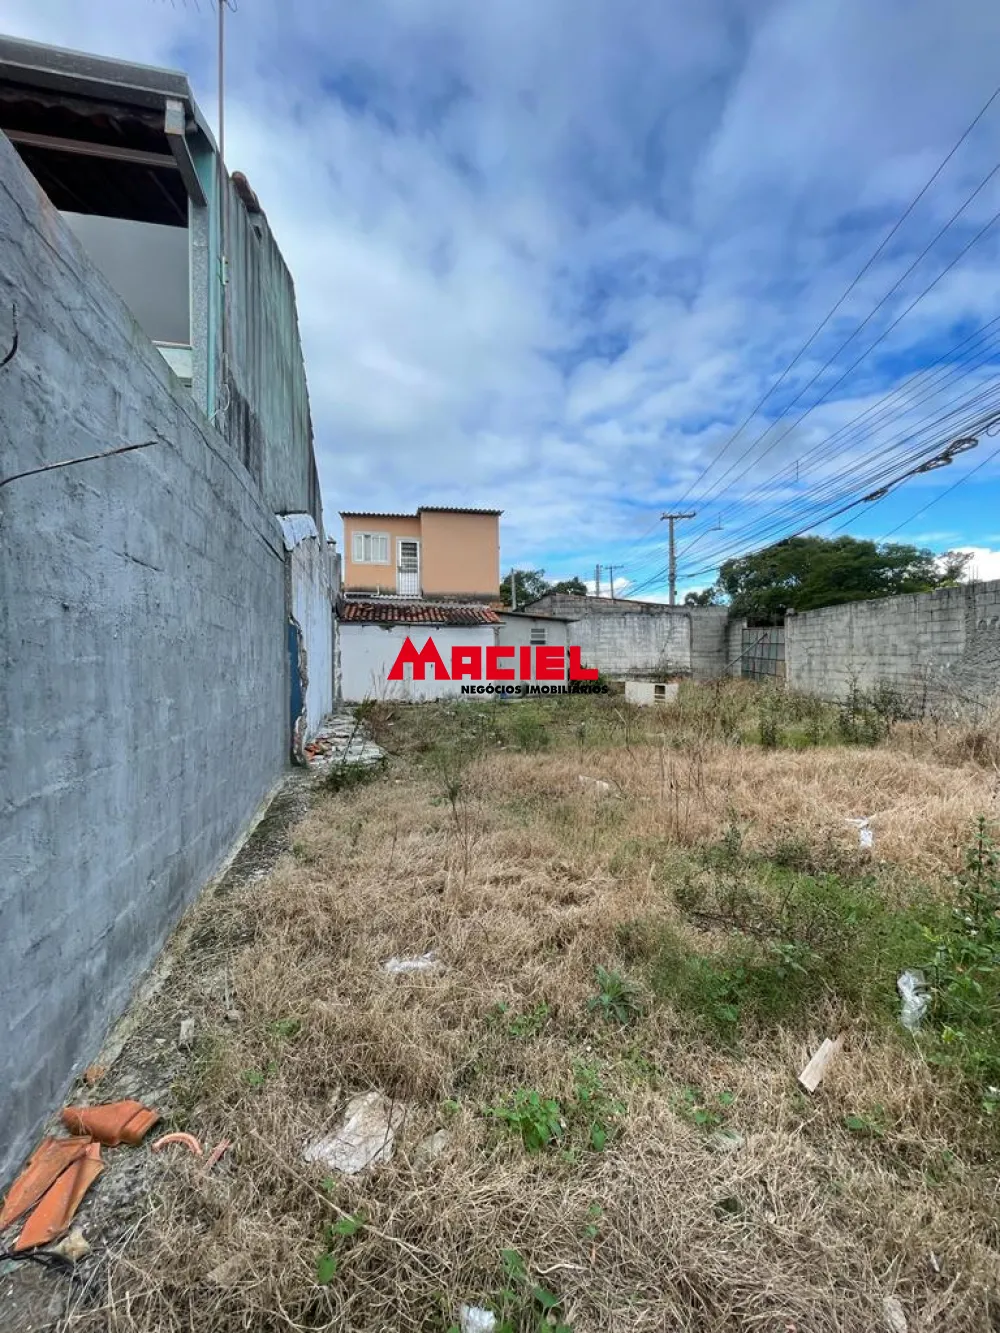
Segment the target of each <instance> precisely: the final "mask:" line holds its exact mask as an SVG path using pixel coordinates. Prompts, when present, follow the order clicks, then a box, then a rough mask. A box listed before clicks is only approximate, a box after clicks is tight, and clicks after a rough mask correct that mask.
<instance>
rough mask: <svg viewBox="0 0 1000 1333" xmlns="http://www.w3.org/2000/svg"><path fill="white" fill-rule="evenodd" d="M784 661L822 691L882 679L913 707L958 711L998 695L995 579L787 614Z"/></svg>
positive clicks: (827, 693)
mask: <svg viewBox="0 0 1000 1333" xmlns="http://www.w3.org/2000/svg"><path fill="white" fill-rule="evenodd" d="M785 665H786V673H787V677H786V678H787V683H788V685H789V686H790V687H791V688H793V689H797V690H802V691H805V692H807V693H810V694H816V695H819V696H820V697H821V698H825V699H831V700H840V699H844V698H845V697H846V696H847V694H848V692H849V691H850V689H851V687H852V684H853V683H855V682H856V684H857V686H858V687H859V688H860V689H863V690H873V689H875V688H877V687H878V686H882V685H885V686H889V687H891V688H893V689H895V690H897V691H898V692H899V693H900V694H901V695H902V696H903V697H904V699H905V700H906V701H907V702H908V703H910V705H911V706H912V707H914V708H915V709H916V710H917V711H920V710H921V709H927V710H932V711H938V712H941V711H951V712H954V713H956V714H961V713H964V712H966V711H967V710H968V709H969V708H970V707H973V708H975V707H979V706H981V705H983V704H985V703H987V702H989V701H990V700H991V699H993V698H995V697H996V696H998V695H1000V579H995V580H993V581H991V582H988V583H985V582H984V583H967V584H961V585H959V586H958V587H955V588H939V589H937V590H936V591H935V592H927V593H915V594H912V595H907V596H903V597H885V598H880V599H876V600H873V601H867V602H848V603H847V604H845V605H844V606H828V607H823V608H822V609H820V610H817V611H806V612H803V613H802V614H800V615H794V616H788V617H787V618H786V620H785Z"/></svg>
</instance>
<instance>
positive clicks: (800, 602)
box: [685, 537, 970, 621]
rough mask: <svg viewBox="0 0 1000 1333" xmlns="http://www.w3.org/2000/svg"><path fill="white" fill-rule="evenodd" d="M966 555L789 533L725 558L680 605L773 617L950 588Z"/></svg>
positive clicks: (775, 618)
mask: <svg viewBox="0 0 1000 1333" xmlns="http://www.w3.org/2000/svg"><path fill="white" fill-rule="evenodd" d="M969 558H970V557H969V556H967V555H963V554H961V553H960V552H956V551H949V552H948V553H947V554H946V555H943V556H941V555H937V554H935V553H934V552H933V551H930V550H927V549H926V548H923V547H918V546H910V545H907V544H905V543H903V542H882V543H879V542H874V541H869V540H863V539H858V538H856V537H835V538H827V537H789V538H787V539H786V540H785V541H781V542H777V543H776V544H775V545H774V546H768V547H767V548H766V549H765V550H763V551H756V552H754V553H753V554H752V555H745V556H742V557H741V558H740V559H738V560H727V561H726V562H725V564H724V565H723V566H722V567H721V569H720V570H719V577H718V580H717V581H716V583H715V584H714V585H713V586H712V587H711V588H707V589H705V590H704V591H703V592H701V593H689V594H688V597H686V598H685V604H686V605H689V606H707V605H711V604H712V602H716V601H718V602H723V601H724V602H728V603H729V605H730V607H731V608H732V610H733V611H734V612H735V613H736V614H737V615H742V616H746V617H747V618H748V619H755V620H765V621H773V620H779V619H781V617H782V616H783V615H784V614H785V612H786V611H787V610H789V609H791V610H795V611H812V610H815V609H816V608H817V607H820V606H838V605H840V604H842V603H844V602H858V601H864V600H866V599H867V598H872V597H895V596H898V595H899V594H900V593H913V592H932V591H933V590H934V589H935V588H942V587H950V586H953V585H954V584H956V583H957V582H958V581H959V579H960V577H961V574H962V572H963V570H964V569H965V566H966V565H967V564H968V562H969ZM696 599H697V600H696Z"/></svg>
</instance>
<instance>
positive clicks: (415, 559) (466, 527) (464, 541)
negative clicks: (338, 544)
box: [341, 506, 500, 602]
mask: <svg viewBox="0 0 1000 1333" xmlns="http://www.w3.org/2000/svg"><path fill="white" fill-rule="evenodd" d="M341 518H342V519H343V520H344V592H345V593H346V594H347V596H349V597H353V596H362V597H407V598H409V597H422V598H425V599H427V600H430V601H435V600H443V601H463V602H496V601H497V599H498V597H499V593H500V511H499V510H497V509H445V508H434V507H431V506H421V508H419V509H418V510H417V512H416V513H415V514H361V513H342V514H341Z"/></svg>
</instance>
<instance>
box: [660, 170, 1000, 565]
mask: <svg viewBox="0 0 1000 1333" xmlns="http://www.w3.org/2000/svg"><path fill="white" fill-rule="evenodd" d="M997 170H1000V163H998V164H997V166H996V167H995V168H994V171H997ZM998 220H1000V211H998V212H996V213H994V215H993V216H992V217H991V218H990V219H989V221H988V222H986V223H985V224H984V225H983V226H982V227H981V228H980V229H979V231H978V232H977V233H976V235H975V236H973V237H972V239H971V240H970V241H968V242H967V244H966V245H964V246H963V247H962V249H961V250H960V251H959V253H958V254H957V255H956V256H955V257H954V259H952V260H951V262H950V263H949V264H947V265H946V266H945V268H943V269H942V270H941V272H940V273H939V274H938V275H937V277H936V278H935V279H934V280H933V281H932V282H931V283H930V284H929V285H928V286H927V287H926V288H925V289H924V290H923V291H922V292H921V293H920V294H919V295H918V296H916V297H915V298H914V299H913V300H912V301H911V302H910V304H909V305H908V306H907V307H906V309H905V310H904V311H903V312H902V313H901V314H900V315H898V316H897V318H896V319H894V320H893V322H892V323H891V324H890V325H889V326H888V328H886V329H885V330H884V331H883V332H882V333H881V334H879V336H878V338H876V339H875V341H874V342H873V343H872V344H871V345H870V346H869V347H868V348H867V349H866V350H865V351H864V352H862V354H861V355H860V356H859V357H857V358H856V359H855V360H854V361H853V362H852V363H851V365H849V366H848V367H847V369H846V370H845V371H844V372H843V374H842V375H840V376H839V377H838V378H837V379H836V380H835V381H834V382H833V384H831V385H830V387H829V388H828V389H827V390H826V391H825V392H824V393H823V394H822V395H821V396H820V397H819V398H818V399H817V400H816V402H814V403H813V405H812V406H811V407H809V408H807V409H806V411H805V412H803V413H802V414H801V416H800V417H799V418H798V419H797V420H796V421H794V422H793V423H792V425H791V426H789V427H788V429H787V430H786V431H785V432H784V434H783V435H780V436H779V437H778V438H777V439H776V440H775V441H774V442H773V443H772V444H770V445H769V446H768V447H767V449H765V450H764V452H763V453H762V454H761V455H760V456H759V457H758V458H757V459H756V460H755V462H754V463H753V464H751V467H753V466H755V465H756V463H758V462H759V461H760V459H761V458H764V457H766V456H767V454H769V453H770V452H771V450H772V449H775V448H776V447H777V446H778V445H779V444H780V443H781V441H782V440H783V439H785V438H787V436H788V435H789V434H790V433H791V432H792V431H793V430H795V428H796V427H797V426H800V425H801V424H802V422H803V421H804V420H805V419H806V417H808V416H809V415H810V413H812V412H813V411H815V409H816V408H817V407H818V406H819V405H820V403H822V402H824V401H825V400H826V399H827V398H828V397H829V396H830V394H831V393H833V391H834V389H836V388H838V387H839V386H840V385H841V384H843V382H844V380H846V379H847V377H848V376H849V375H850V374H851V372H852V371H854V370H856V369H857V367H858V366H859V365H860V364H861V362H862V361H863V360H864V359H865V358H866V357H867V356H868V355H869V353H870V352H871V351H872V350H873V349H874V348H875V347H877V346H878V344H879V343H880V342H883V341H884V340H885V338H887V337H888V336H889V334H890V333H891V332H892V331H893V329H895V328H896V327H897V325H899V324H900V323H901V322H902V321H903V320H904V319H905V318H906V316H907V315H908V314H909V313H910V311H911V310H913V309H914V307H915V306H917V305H919V303H920V302H921V301H922V300H923V299H924V297H925V296H927V294H928V293H929V292H930V291H931V290H932V289H933V288H934V287H935V286H936V285H937V284H938V283H939V282H940V281H941V279H942V278H943V277H944V276H945V275H946V274H947V273H949V272H950V271H951V269H953V268H954V267H955V265H956V264H957V263H959V261H960V260H961V259H963V258H964V256H965V255H966V254H967V253H968V251H969V250H970V249H971V248H972V246H973V245H975V244H976V242H977V241H979V240H980V239H981V238H982V237H983V236H984V235H985V234H986V232H987V231H989V229H990V228H991V227H992V226H994V225H995V224H996V223H997V221H998ZM745 456H746V455H745V454H744V455H743V457H745ZM749 471H750V468H746V469H744V471H743V472H742V473H741V474H740V476H741V477H742V476H746V473H747V472H749ZM739 479H740V478H737V480H739ZM732 484H733V483H730V486H729V487H727V489H731V488H732ZM731 508H732V506H730V509H731ZM723 512H724V513H727V512H729V510H725V511H723ZM679 554H682V552H681V553H679Z"/></svg>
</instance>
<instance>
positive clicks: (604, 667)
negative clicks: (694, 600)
mask: <svg viewBox="0 0 1000 1333" xmlns="http://www.w3.org/2000/svg"><path fill="white" fill-rule="evenodd" d="M524 611H525V614H526V615H528V616H530V615H532V614H541V615H550V616H557V617H559V618H561V619H564V620H565V621H566V622H567V627H568V629H567V634H568V640H567V641H568V643H569V645H570V646H572V647H579V648H580V650H581V657H582V660H583V661H584V662H586V663H588V664H589V665H591V666H597V667H599V668H600V669H601V671H603V672H604V673H605V674H606V675H608V676H612V677H615V678H618V679H624V678H628V677H632V678H642V677H645V676H649V675H654V674H655V675H675V676H691V677H692V678H693V679H694V680H715V679H717V678H718V677H719V676H721V675H723V674H724V672H725V669H726V663H727V658H726V626H727V622H728V619H729V612H728V611H727V609H726V607H724V606H706V607H696V606H668V605H665V604H662V603H659V602H628V601H620V600H615V601H612V600H611V598H610V597H583V596H578V595H575V594H572V593H546V594H545V595H544V596H543V597H540V598H539V599H538V600H537V601H534V602H532V603H531V604H530V605H529V606H527V607H525V608H524Z"/></svg>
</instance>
